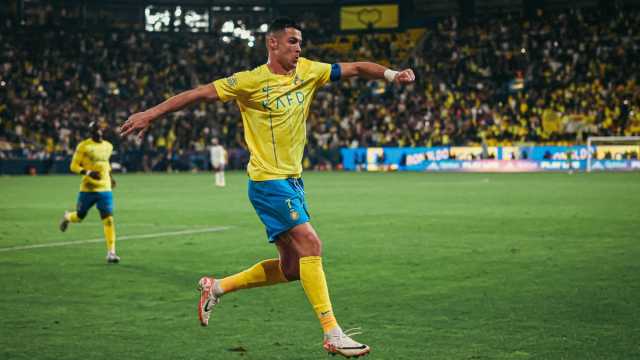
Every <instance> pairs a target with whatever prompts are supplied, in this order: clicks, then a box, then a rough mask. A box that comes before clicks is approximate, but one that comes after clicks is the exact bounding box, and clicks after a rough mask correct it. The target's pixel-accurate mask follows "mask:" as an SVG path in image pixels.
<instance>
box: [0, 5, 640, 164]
mask: <svg viewBox="0 0 640 360" xmlns="http://www.w3.org/2000/svg"><path fill="white" fill-rule="evenodd" d="M47 9H48V10H47V11H48V12H43V13H42V14H41V16H40V18H39V20H38V24H37V26H17V25H15V24H13V23H12V22H11V21H10V20H6V21H4V23H3V24H2V26H3V27H4V30H3V31H2V32H1V33H0V67H1V68H2V78H1V79H0V159H51V160H52V161H53V160H54V159H56V160H59V159H65V158H68V157H69V156H70V154H71V153H72V152H73V149H74V147H75V145H76V144H77V143H78V142H79V141H80V140H81V139H82V138H83V136H84V131H85V127H86V124H87V123H88V122H89V121H90V120H96V119H97V120H100V121H102V122H104V123H105V124H107V126H108V128H109V129H110V131H108V132H107V134H106V136H107V137H108V138H110V139H112V141H113V142H114V143H115V145H116V149H117V155H116V159H115V160H116V162H118V163H119V164H120V165H121V166H122V167H123V168H124V169H126V170H127V171H150V170H167V169H173V170H192V169H198V168H204V167H206V166H207V164H208V162H207V160H206V155H205V154H206V152H205V147H206V144H208V143H209V140H210V139H211V138H212V137H219V138H220V139H221V140H222V142H223V143H224V145H225V146H226V147H227V148H229V155H230V164H229V165H230V167H231V168H242V167H243V166H244V164H245V163H246V161H247V156H248V154H247V152H246V150H245V149H244V143H243V133H242V124H241V122H240V121H239V114H238V110H237V107H236V106H235V105H233V104H221V103H218V104H211V105H209V104H207V105H205V104H203V105H201V106H200V107H198V108H196V109H190V110H184V111H181V112H179V113H177V114H175V115H172V116H169V117H167V118H166V119H163V120H162V121H161V124H159V125H160V126H154V127H153V128H152V131H151V132H150V133H149V134H147V136H146V138H145V139H144V140H142V141H136V140H135V139H133V138H129V139H120V138H119V137H118V136H116V134H115V133H114V132H113V130H114V129H116V127H117V126H118V125H119V124H121V123H122V122H123V121H124V120H126V118H127V116H128V115H129V114H131V113H132V112H135V111H137V110H139V109H141V108H146V107H148V106H150V105H152V104H155V103H158V102H161V101H162V100H164V99H165V98H167V97H168V96H171V95H173V94H176V93H178V92H180V91H183V90H186V89H189V88H192V87H194V86H196V85H198V84H202V83H206V82H209V81H212V80H214V79H217V78H219V77H222V76H225V75H227V74H231V73H232V72H234V71H237V70H240V69H244V68H248V67H252V66H256V65H258V64H260V63H261V62H262V61H264V54H265V50H264V47H263V46H262V39H261V37H260V33H258V32H256V33H255V35H256V40H255V46H248V45H247V42H246V41H244V40H242V39H240V38H231V39H226V40H223V38H222V37H221V36H219V35H221V34H215V33H214V34H211V33H206V34H197V33H196V34H190V33H185V32H177V33H152V32H145V31H141V30H140V29H125V30H122V29H117V30H114V29H111V30H109V31H105V30H103V29H100V28H89V29H86V30H84V31H75V30H73V29H75V28H74V27H72V25H74V24H71V25H69V22H71V23H72V22H73V21H72V20H68V19H67V20H65V17H64V16H61V15H60V14H58V16H54V15H53V13H52V11H53V10H51V9H50V8H47ZM301 22H302V23H303V26H304V27H305V28H306V29H309V31H308V36H307V39H308V40H305V41H307V43H306V44H305V46H304V49H303V52H304V56H306V57H309V58H312V59H321V60H323V61H327V62H332V61H339V60H344V59H367V60H376V61H382V62H384V63H387V64H389V65H392V66H394V67H396V68H399V67H402V66H410V67H412V68H413V69H414V70H415V72H416V75H417V82H416V84H415V85H412V86H407V87H402V88H400V87H394V86H390V85H388V84H384V83H382V82H366V81H353V82H350V83H342V84H340V85H336V84H332V85H330V86H328V87H326V88H325V90H324V91H322V92H320V93H319V94H318V96H317V99H316V102H317V104H315V105H314V106H313V107H312V109H314V111H313V113H312V114H311V116H310V117H309V122H308V129H309V146H308V154H307V156H306V159H305V166H306V167H307V168H316V169H318V168H319V169H324V168H333V167H336V166H338V165H339V164H340V148H343V147H352V148H353V147H371V146H390V147H403V146H437V145H480V144H484V145H489V146H495V145H503V146H509V145H512V144H523V143H525V144H548V145H572V144H581V143H584V142H585V141H586V138H587V136H590V135H598V136H610V135H626V136H632V135H640V105H639V104H640V87H639V85H638V79H637V76H638V75H637V74H639V73H640V66H639V62H638V59H639V58H640V45H639V44H640V32H639V31H640V30H639V29H640V11H638V10H637V9H631V10H630V9H625V10H623V9H617V10H615V11H612V12H609V13H601V12H599V11H583V10H580V9H568V10H562V11H560V10H556V11H554V12H553V13H547V12H544V11H542V10H539V11H538V12H537V13H536V14H534V15H533V16H523V15H518V14H514V13H508V14H506V15H505V16H485V17H483V16H482V15H478V16H476V17H473V18H465V21H464V22H461V21H460V19H459V18H458V17H445V18H441V19H440V20H439V21H437V22H435V23H434V26H430V27H425V28H411V29H407V30H406V31H399V32H393V33H377V34H376V33H370V34H366V35H362V36H361V35H350V34H340V33H337V32H334V33H330V32H328V30H327V28H326V27H324V26H323V25H322V24H321V23H320V20H318V18H317V17H315V18H314V17H312V16H310V17H308V18H304V17H303V19H301ZM319 29H321V30H319ZM305 34H307V33H305ZM525 90H526V91H525Z"/></svg>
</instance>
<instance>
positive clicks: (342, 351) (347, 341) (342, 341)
mask: <svg viewBox="0 0 640 360" xmlns="http://www.w3.org/2000/svg"><path fill="white" fill-rule="evenodd" d="M322 347H324V349H325V350H327V351H328V352H329V354H330V355H336V354H338V355H342V356H344V357H346V358H350V357H359V356H364V355H367V354H368V353H369V351H370V350H371V349H369V346H367V345H365V344H360V343H359V342H357V341H355V340H353V339H352V338H350V337H349V336H348V335H346V334H344V333H340V334H338V335H328V334H327V335H325V338H324V342H323V344H322Z"/></svg>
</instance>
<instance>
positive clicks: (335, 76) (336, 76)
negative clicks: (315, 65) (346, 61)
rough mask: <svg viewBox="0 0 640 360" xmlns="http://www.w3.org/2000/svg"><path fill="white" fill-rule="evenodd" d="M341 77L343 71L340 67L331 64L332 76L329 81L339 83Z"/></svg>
mask: <svg viewBox="0 0 640 360" xmlns="http://www.w3.org/2000/svg"><path fill="white" fill-rule="evenodd" d="M341 76H342V69H341V68H340V65H338V64H331V76H330V77H329V79H330V80H331V81H338V80H340V77H341Z"/></svg>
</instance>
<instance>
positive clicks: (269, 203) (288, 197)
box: [249, 178, 310, 243]
mask: <svg viewBox="0 0 640 360" xmlns="http://www.w3.org/2000/svg"><path fill="white" fill-rule="evenodd" d="M249 200H251V204H252V205H253V208H254V209H255V210H256V213H257V214H258V217H259V218H260V220H261V221H262V223H263V224H264V226H265V228H266V230H267V237H268V238H269V242H271V243H272V242H275V241H276V240H278V235H280V234H282V233H283V232H285V231H287V230H289V229H291V228H292V227H294V226H296V225H300V224H304V223H306V222H309V219H310V216H309V212H308V211H307V203H306V200H305V198H304V183H303V182H302V179H294V178H289V179H282V180H267V181H253V180H249Z"/></svg>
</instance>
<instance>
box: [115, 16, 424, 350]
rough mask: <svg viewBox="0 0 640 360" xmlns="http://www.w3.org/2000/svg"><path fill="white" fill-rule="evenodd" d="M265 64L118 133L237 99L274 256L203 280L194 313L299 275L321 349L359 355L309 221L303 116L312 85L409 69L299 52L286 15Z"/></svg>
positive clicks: (158, 109)
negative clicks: (200, 105)
mask: <svg viewBox="0 0 640 360" xmlns="http://www.w3.org/2000/svg"><path fill="white" fill-rule="evenodd" d="M266 41H267V44H266V45H267V50H268V55H269V58H268V60H267V63H266V64H264V65H261V66H258V67H257V68H255V69H253V70H250V71H242V72H238V73H235V74H233V75H231V76H229V77H227V78H224V79H219V80H216V81H214V82H213V84H207V85H202V86H199V87H197V88H195V89H193V90H189V91H185V92H183V93H180V94H178V95H176V96H174V97H172V98H169V99H168V100H166V101H165V102H163V103H161V104H159V105H156V106H154V107H152V108H150V109H148V110H146V111H144V112H140V113H136V114H133V115H131V116H130V117H129V119H128V120H127V122H126V123H125V124H123V126H122V127H121V129H120V131H121V133H122V135H123V136H126V135H128V134H131V133H136V134H137V135H138V136H140V137H141V136H143V134H144V133H145V131H146V130H147V128H148V127H149V126H150V124H151V122H152V121H154V120H156V119H158V118H159V117H161V116H163V115H165V114H167V113H170V112H173V111H176V110H178V109H181V108H183V107H185V106H188V105H191V104H194V103H197V102H199V101H215V100H221V101H229V100H235V101H236V103H237V105H238V107H239V108H240V112H241V114H242V120H243V125H244V129H245V140H246V142H247V146H248V148H249V150H250V153H251V157H250V160H249V165H248V168H247V171H248V174H249V199H250V200H251V203H252V204H253V206H254V208H255V210H256V212H257V213H258V216H259V217H260V220H261V221H262V222H263V223H264V225H265V227H266V230H267V236H268V239H269V242H271V243H275V245H276V247H277V249H278V253H279V258H278V259H270V260H264V261H262V262H260V263H258V264H255V265H254V266H252V267H250V268H249V269H247V270H244V271H242V272H240V273H237V274H235V275H232V276H229V277H226V278H223V279H214V278H211V277H203V278H202V279H200V282H199V287H200V290H201V295H200V301H199V303H198V316H199V319H200V322H201V324H202V325H207V324H208V323H209V316H210V313H211V310H212V308H213V306H214V305H216V304H217V303H218V302H219V301H220V298H221V297H222V296H223V295H224V294H226V293H229V292H232V291H235V290H239V289H246V288H252V287H258V286H266V285H273V284H277V283H283V282H288V281H294V280H300V282H301V283H302V287H303V288H304V291H305V294H306V295H307V299H308V300H309V302H310V303H311V305H312V306H313V309H314V311H315V312H316V315H317V316H318V319H319V320H320V323H321V325H322V328H323V331H324V342H323V347H324V348H325V349H326V350H327V351H328V352H329V353H331V354H340V355H343V356H345V357H351V356H354V357H357V356H361V355H365V354H367V353H368V352H369V351H370V349H369V346H367V345H364V344H361V343H358V342H356V341H354V340H353V339H351V338H350V337H349V336H348V335H347V334H345V333H344V332H343V331H342V329H341V327H340V326H339V325H338V322H337V321H336V318H335V316H334V313H333V309H332V306H331V301H330V299H329V291H328V288H327V283H326V280H325V275H324V271H323V268H322V261H321V250H322V243H321V241H320V238H319V237H318V235H317V234H316V232H315V230H314V229H313V227H312V226H311V224H310V222H309V219H310V218H309V213H308V211H307V206H306V201H305V196H304V184H303V182H302V178H301V174H302V156H303V151H304V146H305V144H306V139H307V138H306V120H307V116H308V114H309V108H310V105H311V102H312V100H313V97H314V95H315V93H316V90H317V89H318V88H319V87H321V86H323V85H325V84H326V83H328V82H329V81H338V80H341V79H347V78H351V77H356V76H358V77H364V78H367V79H386V80H388V81H394V82H396V83H411V82H413V81H414V80H415V76H414V74H413V71H412V70H411V69H406V70H403V71H400V72H397V71H393V70H390V69H387V68H385V67H383V66H381V65H378V64H375V63H371V62H351V63H336V64H327V63H321V62H316V61H311V60H308V59H305V58H303V57H301V56H300V52H301V43H302V33H301V31H300V27H299V26H298V25H297V24H296V23H294V22H293V21H291V20H290V19H278V20H276V21H274V22H273V23H272V24H271V26H270V28H269V32H268V33H267V37H266Z"/></svg>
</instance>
